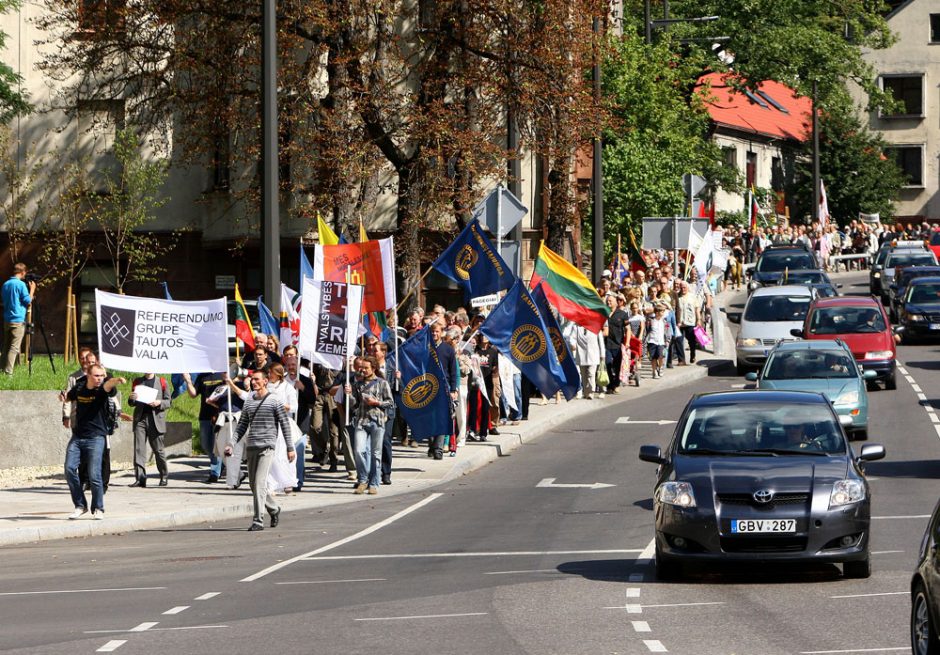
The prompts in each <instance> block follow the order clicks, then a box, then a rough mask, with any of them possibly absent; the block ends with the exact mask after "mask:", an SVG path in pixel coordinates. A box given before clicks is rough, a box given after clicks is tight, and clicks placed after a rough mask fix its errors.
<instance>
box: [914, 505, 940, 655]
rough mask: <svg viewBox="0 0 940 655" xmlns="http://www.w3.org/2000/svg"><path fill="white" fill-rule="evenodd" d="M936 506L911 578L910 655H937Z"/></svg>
mask: <svg viewBox="0 0 940 655" xmlns="http://www.w3.org/2000/svg"><path fill="white" fill-rule="evenodd" d="M938 551H940V503H937V505H936V506H935V507H934V508H933V514H932V515H931V516H930V520H929V521H928V522H927V529H926V530H925V531H924V537H923V538H922V539H921V540H920V553H919V555H918V557H917V566H916V567H915V568H914V575H913V576H912V577H911V651H912V652H913V653H914V655H938V654H940V637H938V628H940V622H938V621H940V608H938V607H937V600H938V599H940V587H938V586H937V585H938V584H940V559H938V557H937V553H938Z"/></svg>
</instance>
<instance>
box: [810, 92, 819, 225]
mask: <svg viewBox="0 0 940 655" xmlns="http://www.w3.org/2000/svg"><path fill="white" fill-rule="evenodd" d="M817 99H818V89H817V86H816V80H813V208H812V210H810V219H809V222H810V225H812V223H813V221H815V220H816V217H817V216H819V110H818V107H817V106H816V102H817Z"/></svg>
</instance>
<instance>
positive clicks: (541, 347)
mask: <svg viewBox="0 0 940 655" xmlns="http://www.w3.org/2000/svg"><path fill="white" fill-rule="evenodd" d="M480 333H481V334H483V335H485V336H486V337H487V338H488V339H489V340H490V343H492V344H493V345H494V346H495V347H496V350H498V351H499V352H501V353H502V354H503V355H505V356H506V357H508V358H509V359H511V360H512V362H513V363H514V364H515V365H516V367H517V368H518V369H519V370H520V371H522V372H523V373H524V374H525V376H526V377H527V378H529V380H530V381H531V382H532V384H534V385H535V387H536V388H537V389H538V390H539V391H540V392H541V393H542V395H543V396H545V397H546V398H548V397H550V396H554V395H555V394H556V393H557V392H558V391H560V390H561V389H562V386H563V385H564V384H565V376H564V373H563V372H562V369H561V364H559V363H558V357H557V356H556V355H555V348H554V347H553V346H552V345H551V344H549V341H550V338H549V337H548V330H547V329H546V328H545V321H543V320H542V315H541V313H539V309H538V307H537V306H536V305H535V302H534V301H533V300H532V296H530V295H529V292H528V291H526V288H525V285H524V284H523V283H522V280H516V283H515V284H513V285H512V288H511V289H510V290H509V291H508V292H507V293H506V295H505V296H504V297H503V299H502V300H501V301H500V302H499V304H498V305H497V306H496V309H494V310H493V311H492V312H490V315H489V316H487V317H486V320H485V321H484V322H483V325H481V326H480Z"/></svg>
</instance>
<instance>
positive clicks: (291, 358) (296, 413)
mask: <svg viewBox="0 0 940 655" xmlns="http://www.w3.org/2000/svg"><path fill="white" fill-rule="evenodd" d="M281 359H282V361H283V364H284V369H285V377H284V382H285V383H286V384H288V385H290V386H291V387H293V389H294V391H295V393H296V394H297V407H296V408H295V409H294V410H293V412H292V414H293V419H294V421H295V422H296V423H297V427H298V428H299V430H298V432H297V433H296V434H295V435H294V452H295V453H296V454H297V459H296V460H294V463H295V464H296V466H297V486H296V487H294V491H300V490H301V488H303V486H304V475H305V473H306V469H305V468H304V454H305V453H306V452H307V434H308V433H309V432H310V409H311V407H312V406H313V403H314V402H315V401H316V399H317V388H316V385H315V384H314V383H313V380H311V379H310V377H309V376H307V375H304V374H302V373H301V372H300V369H299V365H300V362H299V360H298V358H297V346H295V345H293V344H291V345H289V346H287V347H285V348H284V352H283V354H282V355H281Z"/></svg>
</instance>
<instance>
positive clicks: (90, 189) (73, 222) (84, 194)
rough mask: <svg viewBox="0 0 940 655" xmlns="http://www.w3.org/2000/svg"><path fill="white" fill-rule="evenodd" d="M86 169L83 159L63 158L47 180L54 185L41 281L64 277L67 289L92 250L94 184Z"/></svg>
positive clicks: (41, 259)
mask: <svg viewBox="0 0 940 655" xmlns="http://www.w3.org/2000/svg"><path fill="white" fill-rule="evenodd" d="M87 171H88V165H87V162H85V161H65V162H62V163H61V165H60V166H57V167H56V175H55V176H52V177H50V178H49V179H47V180H46V183H47V184H49V185H51V186H53V187H54V188H53V190H52V194H51V195H52V199H51V201H50V204H49V216H48V221H47V222H46V224H45V226H44V230H43V232H42V251H41V254H40V262H41V263H42V264H43V265H44V266H45V267H46V274H45V276H44V278H43V281H44V282H54V281H55V280H59V279H64V280H66V281H67V282H68V286H69V289H70V290H71V288H72V287H73V286H74V283H75V281H76V280H77V279H78V278H79V276H80V275H81V274H82V271H83V270H84V269H85V266H86V265H87V264H88V262H89V260H90V259H91V257H92V254H93V251H94V245H93V243H92V242H91V241H90V240H89V239H87V235H86V233H87V231H88V230H89V228H90V227H91V225H92V223H93V220H94V208H93V206H92V202H93V199H94V184H93V183H92V180H91V178H90V176H89V175H88V172H87Z"/></svg>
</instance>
